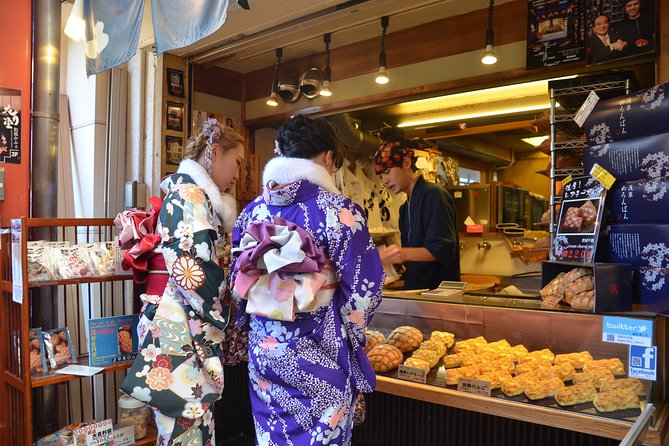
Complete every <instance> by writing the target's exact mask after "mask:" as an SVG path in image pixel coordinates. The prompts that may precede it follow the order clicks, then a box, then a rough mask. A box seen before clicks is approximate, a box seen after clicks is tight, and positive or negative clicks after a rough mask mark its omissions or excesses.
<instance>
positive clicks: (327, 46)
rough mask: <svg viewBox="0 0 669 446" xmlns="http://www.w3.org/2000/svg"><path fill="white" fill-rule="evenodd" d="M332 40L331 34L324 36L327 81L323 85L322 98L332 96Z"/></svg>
mask: <svg viewBox="0 0 669 446" xmlns="http://www.w3.org/2000/svg"><path fill="white" fill-rule="evenodd" d="M330 40H331V34H330V33H325V34H323V42H324V43H325V80H323V85H322V86H321V91H320V95H321V96H332V90H330Z"/></svg>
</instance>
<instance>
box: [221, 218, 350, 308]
mask: <svg viewBox="0 0 669 446" xmlns="http://www.w3.org/2000/svg"><path fill="white" fill-rule="evenodd" d="M232 255H233V256H234V257H236V262H235V266H234V272H235V281H234V284H233V289H232V291H233V292H236V293H238V294H239V295H240V296H241V297H242V299H246V300H247V301H248V302H247V304H246V312H247V313H249V314H256V315H259V316H264V317H268V318H271V319H275V320H281V321H294V320H295V314H296V313H306V312H312V311H314V310H316V309H318V308H319V307H322V306H326V305H328V304H329V303H330V301H331V300H332V296H333V295H334V292H335V290H336V288H337V284H338V283H337V277H336V274H335V271H334V268H333V267H332V264H331V262H330V261H329V260H328V259H327V257H326V256H325V253H324V251H323V248H321V247H320V246H318V245H317V244H316V242H315V240H314V239H313V237H312V236H311V235H309V233H307V232H306V231H304V229H302V228H301V227H299V226H298V225H296V224H295V223H292V222H289V221H286V220H285V219H282V218H280V217H275V218H274V223H269V222H254V223H252V224H251V225H250V226H249V227H248V228H246V230H245V231H244V232H243V233H242V235H241V240H240V242H239V247H238V248H233V249H232Z"/></svg>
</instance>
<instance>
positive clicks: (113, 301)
mask: <svg viewBox="0 0 669 446" xmlns="http://www.w3.org/2000/svg"><path fill="white" fill-rule="evenodd" d="M0 226H1V227H2V228H3V229H5V230H4V231H2V232H1V233H0V254H1V255H0V283H1V285H2V286H1V290H2V298H1V299H0V318H1V320H0V339H3V340H5V342H0V357H1V358H3V359H2V360H0V373H1V376H0V385H1V386H2V388H1V389H0V395H1V396H2V399H3V401H6V405H5V406H6V407H3V410H2V411H1V412H2V413H1V414H0V425H5V426H8V429H7V434H6V435H7V438H8V439H9V440H8V441H9V442H10V443H9V444H12V445H26V446H28V445H32V444H33V441H34V440H35V438H33V435H34V426H35V423H34V422H33V409H34V405H35V403H36V402H35V401H33V391H34V389H37V388H43V387H46V386H51V385H54V384H58V388H60V386H65V390H66V391H65V392H58V397H54V398H56V399H55V400H54V401H53V403H54V404H67V405H68V408H69V409H68V411H66V412H63V413H62V414H60V415H59V416H58V420H57V421H58V422H60V423H61V425H64V424H70V423H73V422H80V421H85V420H81V419H79V418H78V417H79V416H81V415H76V414H84V413H89V414H90V413H94V410H93V409H94V407H93V406H94V405H95V404H96V401H98V400H100V399H104V400H105V401H106V404H105V405H104V409H103V411H102V412H101V413H99V414H98V412H97V409H96V410H95V413H96V416H97V417H98V418H100V417H104V418H112V419H115V418H116V396H117V395H116V391H115V390H114V391H112V390H111V389H118V388H119V387H120V384H121V382H122V380H123V373H115V372H124V371H125V370H126V369H128V368H129V367H130V365H131V363H128V362H124V363H117V364H113V365H109V366H107V367H104V368H103V371H102V372H101V373H98V374H96V375H93V377H91V378H94V379H95V381H96V382H97V380H101V382H102V385H95V386H90V385H87V384H85V383H86V382H87V381H92V380H82V378H86V377H83V376H79V375H70V374H59V373H54V371H49V372H47V373H38V374H33V375H31V373H30V372H31V361H30V359H31V358H32V356H31V355H34V354H35V351H34V350H33V347H31V346H32V345H33V342H34V341H35V340H36V339H38V338H35V337H33V336H34V335H33V334H32V333H31V332H30V330H31V328H33V327H40V328H41V329H42V332H44V331H46V330H49V329H60V328H61V327H63V328H64V327H67V328H68V329H69V331H70V336H69V337H68V341H69V342H70V346H71V347H73V348H74V350H75V351H76V352H77V353H79V356H78V361H77V364H79V365H87V364H88V346H87V340H86V323H87V321H88V320H90V319H92V318H99V317H109V316H121V315H126V314H131V313H132V312H133V302H132V299H131V296H132V295H133V293H134V287H133V286H129V284H132V276H131V275H129V274H124V273H122V272H121V271H120V270H119V269H117V270H116V271H118V272H119V273H115V274H112V275H101V276H89V277H79V278H72V279H55V280H46V281H36V280H29V271H31V270H32V269H31V268H32V266H31V265H29V263H28V261H29V259H28V255H27V253H28V242H29V241H44V242H57V243H63V242H67V244H68V245H69V246H76V245H88V246H87V248H86V249H96V248H95V245H96V244H104V247H103V249H102V251H103V252H104V256H100V258H103V259H104V262H105V263H104V264H102V266H103V267H104V268H105V269H107V268H109V269H111V267H112V264H113V265H114V268H118V265H117V261H118V259H119V257H120V253H119V252H118V251H117V250H118V247H117V244H116V242H114V236H115V235H116V234H117V233H118V229H117V228H116V226H115V224H114V221H113V220H112V219H109V218H86V219H57V218H35V219H33V218H25V217H23V218H19V219H12V220H8V219H2V220H1V221H0ZM17 247H19V248H20V251H18V252H17V249H16V248H17ZM31 260H32V259H31ZM17 265H20V273H21V275H20V285H21V286H14V285H18V284H19V283H14V282H15V281H14V279H15V277H14V274H15V273H16V272H17V269H16V266H17ZM33 266H34V265H33ZM38 266H40V265H38ZM89 266H90V267H91V268H93V266H92V265H89ZM98 266H99V265H98ZM42 267H43V265H42ZM16 280H17V281H19V278H18V277H17V278H16ZM38 305H39V306H40V307H38ZM44 306H47V307H49V308H52V310H51V311H50V312H49V313H50V314H51V315H52V319H51V320H49V319H48V318H46V317H45V316H44V315H41V314H40V313H39V308H43V307H44ZM45 319H46V322H44V320H45ZM35 320H39V321H42V322H40V323H37V324H36V323H35ZM38 340H39V339H38ZM43 352H44V345H43V344H41V347H40V349H39V351H38V355H40V354H42V353H43ZM33 371H34V369H33ZM74 395H79V396H77V397H75V396H74ZM10 416H11V418H10ZM1 442H2V441H1V440H0V443H1ZM154 442H155V435H154V436H153V438H152V439H149V441H148V442H145V443H138V444H152V443H154Z"/></svg>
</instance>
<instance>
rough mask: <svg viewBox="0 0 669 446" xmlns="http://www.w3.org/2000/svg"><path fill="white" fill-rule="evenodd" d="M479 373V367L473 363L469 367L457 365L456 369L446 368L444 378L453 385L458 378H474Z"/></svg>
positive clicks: (448, 383)
mask: <svg viewBox="0 0 669 446" xmlns="http://www.w3.org/2000/svg"><path fill="white" fill-rule="evenodd" d="M478 374H479V368H478V367H476V366H475V365H472V366H469V367H459V368H457V369H448V370H446V374H445V375H444V380H445V381H446V384H447V385H449V386H454V385H456V384H457V383H458V380H459V379H460V378H476V376H478Z"/></svg>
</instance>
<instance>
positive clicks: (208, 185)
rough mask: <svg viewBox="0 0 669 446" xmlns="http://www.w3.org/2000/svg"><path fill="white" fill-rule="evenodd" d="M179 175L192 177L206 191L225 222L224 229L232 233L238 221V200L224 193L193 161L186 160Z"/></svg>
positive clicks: (178, 171) (200, 166)
mask: <svg viewBox="0 0 669 446" xmlns="http://www.w3.org/2000/svg"><path fill="white" fill-rule="evenodd" d="M177 173H183V174H186V175H188V176H190V177H191V178H192V179H193V181H195V184H197V185H198V186H199V187H201V188H202V189H204V191H205V192H206V193H207V196H208V197H209V200H210V201H211V205H212V207H213V208H214V211H215V212H216V213H217V214H218V216H219V217H220V218H221V220H223V228H225V230H226V231H231V230H232V227H233V226H234V225H235V221H236V220H237V200H235V197H233V196H232V195H230V194H225V193H222V192H221V191H220V190H219V189H218V186H216V184H214V181H213V180H212V179H211V177H210V176H209V174H208V173H207V171H206V170H204V167H202V165H201V164H200V163H198V162H197V161H195V160H193V159H185V160H183V161H181V163H180V164H179V170H177Z"/></svg>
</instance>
